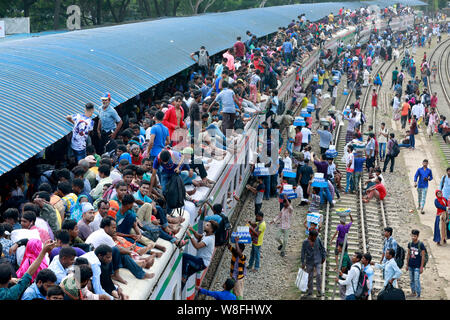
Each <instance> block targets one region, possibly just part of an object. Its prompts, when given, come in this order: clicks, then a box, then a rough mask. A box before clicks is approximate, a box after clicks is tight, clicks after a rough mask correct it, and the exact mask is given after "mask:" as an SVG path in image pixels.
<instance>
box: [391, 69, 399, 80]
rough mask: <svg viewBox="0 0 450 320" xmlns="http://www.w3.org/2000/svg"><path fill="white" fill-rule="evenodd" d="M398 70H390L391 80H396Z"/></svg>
mask: <svg viewBox="0 0 450 320" xmlns="http://www.w3.org/2000/svg"><path fill="white" fill-rule="evenodd" d="M397 75H398V70H394V71H392V80H397Z"/></svg>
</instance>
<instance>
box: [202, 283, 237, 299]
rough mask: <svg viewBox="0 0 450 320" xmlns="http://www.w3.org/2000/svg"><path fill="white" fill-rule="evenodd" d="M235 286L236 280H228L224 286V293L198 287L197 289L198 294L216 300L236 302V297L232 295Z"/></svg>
mask: <svg viewBox="0 0 450 320" xmlns="http://www.w3.org/2000/svg"><path fill="white" fill-rule="evenodd" d="M234 284H235V281H234V279H227V280H226V281H225V283H224V284H223V291H209V290H206V289H203V288H200V287H196V289H197V290H198V293H200V294H204V295H207V296H210V297H213V298H214V299H216V300H236V296H235V295H234V294H233V293H231V290H233V288H234Z"/></svg>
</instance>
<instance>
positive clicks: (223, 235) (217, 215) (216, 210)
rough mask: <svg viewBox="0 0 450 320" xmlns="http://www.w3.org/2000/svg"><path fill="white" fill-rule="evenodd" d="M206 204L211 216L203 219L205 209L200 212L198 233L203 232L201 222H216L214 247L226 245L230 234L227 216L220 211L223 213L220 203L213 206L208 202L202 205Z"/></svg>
mask: <svg viewBox="0 0 450 320" xmlns="http://www.w3.org/2000/svg"><path fill="white" fill-rule="evenodd" d="M205 204H207V205H208V206H209V207H210V208H211V210H212V212H213V214H212V215H210V216H207V217H205V213H206V208H203V209H202V210H201V211H200V220H199V224H198V226H199V227H198V232H199V233H202V232H203V221H204V222H209V221H211V220H212V221H215V222H217V225H218V228H217V231H216V233H215V235H216V238H215V246H216V247H218V246H222V245H224V244H227V243H228V240H229V236H230V234H231V224H230V222H229V220H228V218H227V216H225V215H224V214H223V213H222V211H223V207H222V205H221V204H220V203H216V204H215V205H213V206H212V205H211V203H209V202H208V201H206V202H205V203H204V204H203V205H205Z"/></svg>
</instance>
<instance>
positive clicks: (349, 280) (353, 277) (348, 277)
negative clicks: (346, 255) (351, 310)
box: [339, 262, 362, 296]
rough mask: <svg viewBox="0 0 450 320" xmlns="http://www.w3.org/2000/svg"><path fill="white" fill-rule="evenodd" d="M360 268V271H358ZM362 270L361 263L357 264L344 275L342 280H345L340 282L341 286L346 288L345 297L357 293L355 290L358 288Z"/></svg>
mask: <svg viewBox="0 0 450 320" xmlns="http://www.w3.org/2000/svg"><path fill="white" fill-rule="evenodd" d="M358 268H359V269H358ZM361 269H362V266H361V263H360V262H357V263H355V264H353V265H352V267H351V268H350V270H349V271H348V274H345V273H344V274H343V275H342V278H344V279H345V280H339V284H340V285H343V286H345V295H346V296H349V295H352V294H354V293H355V291H354V289H356V287H357V286H358V279H359V274H360V272H361V271H360V270H361Z"/></svg>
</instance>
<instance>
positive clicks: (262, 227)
mask: <svg viewBox="0 0 450 320" xmlns="http://www.w3.org/2000/svg"><path fill="white" fill-rule="evenodd" d="M257 228H258V227H257ZM258 231H260V232H261V233H260V234H259V236H258V243H257V244H255V246H258V247H259V246H262V244H263V240H264V233H265V232H266V222H265V221H263V222H260V223H259V229H258Z"/></svg>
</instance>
